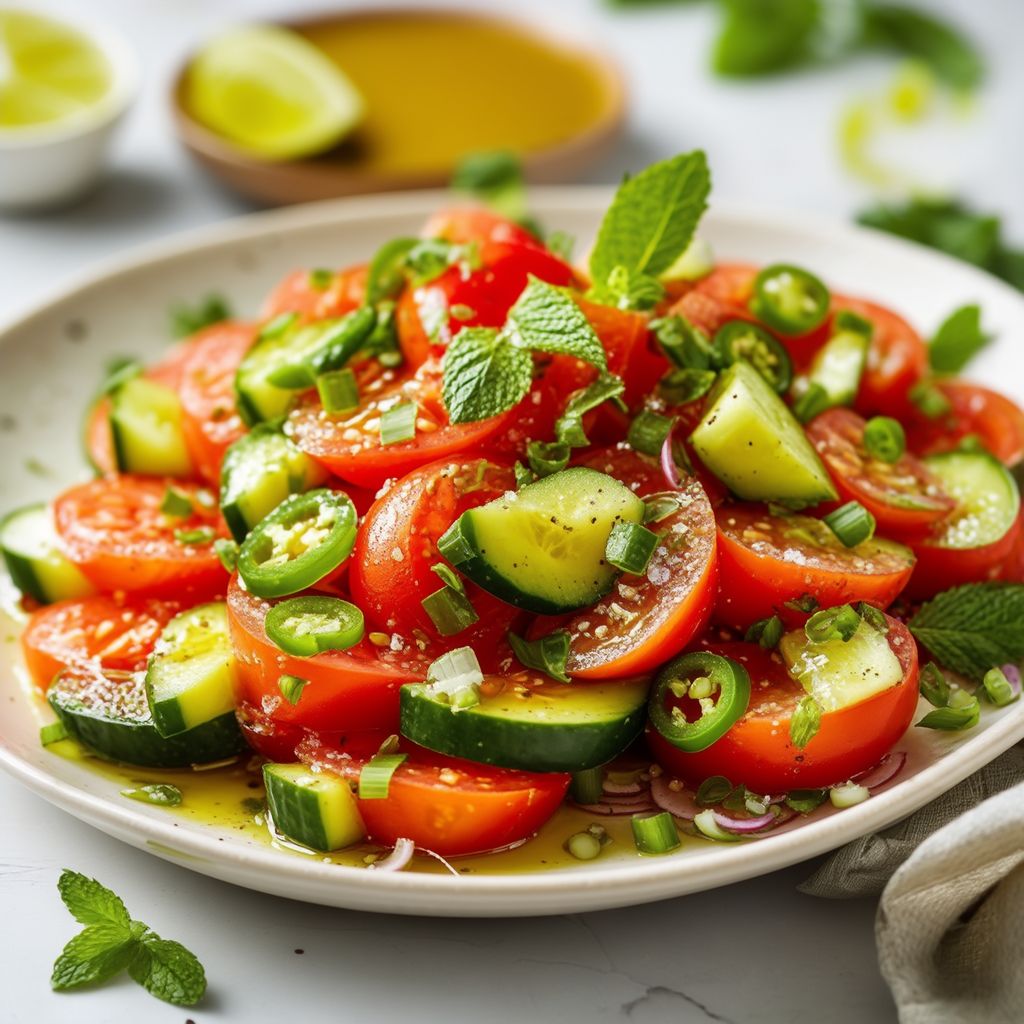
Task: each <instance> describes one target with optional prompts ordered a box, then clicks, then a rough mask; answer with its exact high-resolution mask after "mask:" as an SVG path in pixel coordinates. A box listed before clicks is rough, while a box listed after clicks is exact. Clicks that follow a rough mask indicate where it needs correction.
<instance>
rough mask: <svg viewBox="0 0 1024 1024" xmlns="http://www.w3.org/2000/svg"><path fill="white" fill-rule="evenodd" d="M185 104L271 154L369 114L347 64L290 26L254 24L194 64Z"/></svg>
mask: <svg viewBox="0 0 1024 1024" xmlns="http://www.w3.org/2000/svg"><path fill="white" fill-rule="evenodd" d="M184 99H185V104H186V106H187V107H188V109H189V111H190V113H191V114H192V116H193V117H195V118H196V119H197V120H199V121H201V122H202V123H203V124H205V125H206V126H207V127H208V128H210V129H211V130H212V131H215V132H216V133H217V134H218V135H222V136H223V137H224V138H226V139H230V140H231V142H233V143H234V144H235V145H237V146H239V147H240V148H242V149H245V150H247V151H249V152H250V153H252V154H253V155H254V156H258V157H260V158H262V159H265V160H290V159H294V158H296V157H302V156H308V155H310V154H313V153H319V152H322V151H323V150H325V149H329V148H330V147H331V146H334V145H335V144H336V143H338V142H340V141H341V139H342V138H344V136H345V135H347V134H348V133H349V132H350V131H351V130H352V129H353V128H354V127H355V126H356V124H358V122H359V120H360V119H361V117H362V115H363V99H362V97H361V96H360V95H359V93H358V92H357V91H356V89H355V87H354V86H353V85H352V83H351V82H350V81H349V80H348V79H347V78H346V77H345V75H344V74H343V73H342V71H341V70H340V69H339V68H338V67H337V66H336V65H334V64H332V63H331V61H330V60H329V59H328V58H327V57H326V56H325V55H324V54H323V53H322V52H321V51H320V50H318V49H317V48H316V47H315V46H313V45H312V44H311V43H308V42H307V41H306V40H305V39H303V38H302V37H301V36H299V35H296V34H295V33H294V32H290V31H288V29H284V28H279V27H276V26H272V25H253V26H249V27H246V28H241V29H236V30H234V31H231V32H228V33H226V34H225V35H222V36H219V37H218V38H216V39H214V40H213V41H212V42H210V43H209V44H207V45H206V46H205V47H204V48H203V49H202V50H201V51H200V52H199V54H198V55H197V56H196V57H195V59H194V60H193V61H192V63H191V65H190V66H189V69H188V73H187V76H186V82H185V97H184Z"/></svg>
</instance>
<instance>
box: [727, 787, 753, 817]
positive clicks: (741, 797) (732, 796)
mask: <svg viewBox="0 0 1024 1024" xmlns="http://www.w3.org/2000/svg"><path fill="white" fill-rule="evenodd" d="M721 804H722V806H723V807H724V808H725V809H726V810H727V811H742V810H745V809H746V806H747V787H746V786H737V787H736V788H735V789H733V790H732V791H731V792H730V793H729V794H728V795H727V796H725V797H723V798H722V801H721Z"/></svg>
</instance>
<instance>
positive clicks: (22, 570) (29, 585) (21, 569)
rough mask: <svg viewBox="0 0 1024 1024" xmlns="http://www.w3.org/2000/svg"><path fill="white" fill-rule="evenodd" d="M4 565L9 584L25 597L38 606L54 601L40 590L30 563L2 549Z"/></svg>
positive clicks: (1, 526) (40, 586)
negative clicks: (34, 601) (9, 580)
mask: <svg viewBox="0 0 1024 1024" xmlns="http://www.w3.org/2000/svg"><path fill="white" fill-rule="evenodd" d="M0 529H3V522H0ZM3 556H4V563H5V564H6V566H7V573H8V575H9V576H10V577H11V582H12V583H13V584H14V585H15V586H16V587H17V588H18V590H20V591H21V593H22V594H25V595H26V596H27V597H32V598H35V600H37V601H38V602H39V603H40V604H50V603H52V601H53V600H54V598H51V597H50V596H49V595H48V594H47V593H46V592H45V591H44V590H43V588H42V585H41V584H40V582H39V579H38V577H37V576H36V574H35V570H34V569H33V568H32V563H31V562H30V561H29V560H28V559H27V558H22V557H21V555H16V554H15V553H14V552H13V551H8V550H7V548H4V549H3Z"/></svg>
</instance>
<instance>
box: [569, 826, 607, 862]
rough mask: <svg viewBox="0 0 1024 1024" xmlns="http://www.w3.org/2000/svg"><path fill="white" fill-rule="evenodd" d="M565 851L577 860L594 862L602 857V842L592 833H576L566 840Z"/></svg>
mask: <svg viewBox="0 0 1024 1024" xmlns="http://www.w3.org/2000/svg"><path fill="white" fill-rule="evenodd" d="M565 851H566V853H568V854H570V855H571V856H573V857H575V858H576V859H577V860H594V859H595V858H597V857H599V856H600V855H601V840H600V839H598V837H597V836H595V835H594V834H593V833H592V832H576V833H575V834H573V835H571V836H569V838H568V839H566V841H565Z"/></svg>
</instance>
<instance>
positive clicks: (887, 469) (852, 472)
mask: <svg viewBox="0 0 1024 1024" xmlns="http://www.w3.org/2000/svg"><path fill="white" fill-rule="evenodd" d="M865 426H866V422H865V420H864V419H862V418H861V417H860V416H858V415H857V414H856V413H855V412H853V411H852V410H850V409H830V410H828V411H827V412H824V413H822V414H821V415H820V416H818V417H816V418H815V419H814V420H812V421H811V423H810V424H809V425H808V427H807V436H808V437H809V438H810V439H811V443H812V444H813V445H814V447H815V448H816V449H817V451H818V454H819V455H820V456H821V458H822V461H823V462H824V463H825V467H826V468H827V469H828V471H829V474H830V475H831V477H832V479H833V481H834V482H835V485H836V489H837V490H838V491H839V494H840V497H841V498H842V500H843V501H859V502H860V503H861V504H862V505H863V506H864V507H865V508H866V509H867V510H868V511H869V512H870V513H871V514H872V515H873V516H874V517H875V520H876V522H877V524H878V530H879V532H880V533H883V534H887V535H889V534H891V535H893V536H901V537H902V536H907V537H909V536H918V537H920V536H921V535H922V534H925V533H928V532H929V531H930V530H931V528H932V527H933V526H935V525H936V524H937V523H939V522H941V521H942V520H943V519H945V518H946V516H948V515H949V513H950V512H952V511H953V509H954V508H956V500H955V499H954V498H952V497H950V496H949V495H948V494H946V493H945V491H944V490H943V489H942V483H941V481H940V480H939V479H938V477H936V476H935V474H934V473H932V472H931V471H930V470H929V469H928V468H927V467H926V466H925V465H924V464H923V463H922V462H920V461H919V460H918V459H916V458H914V456H913V455H910V454H909V453H904V454H903V455H902V456H901V457H900V458H899V459H897V460H896V462H893V463H889V462H883V461H882V460H881V459H876V458H874V457H873V456H871V455H870V454H869V453H868V451H867V449H866V448H865V447H864V427H865Z"/></svg>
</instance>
